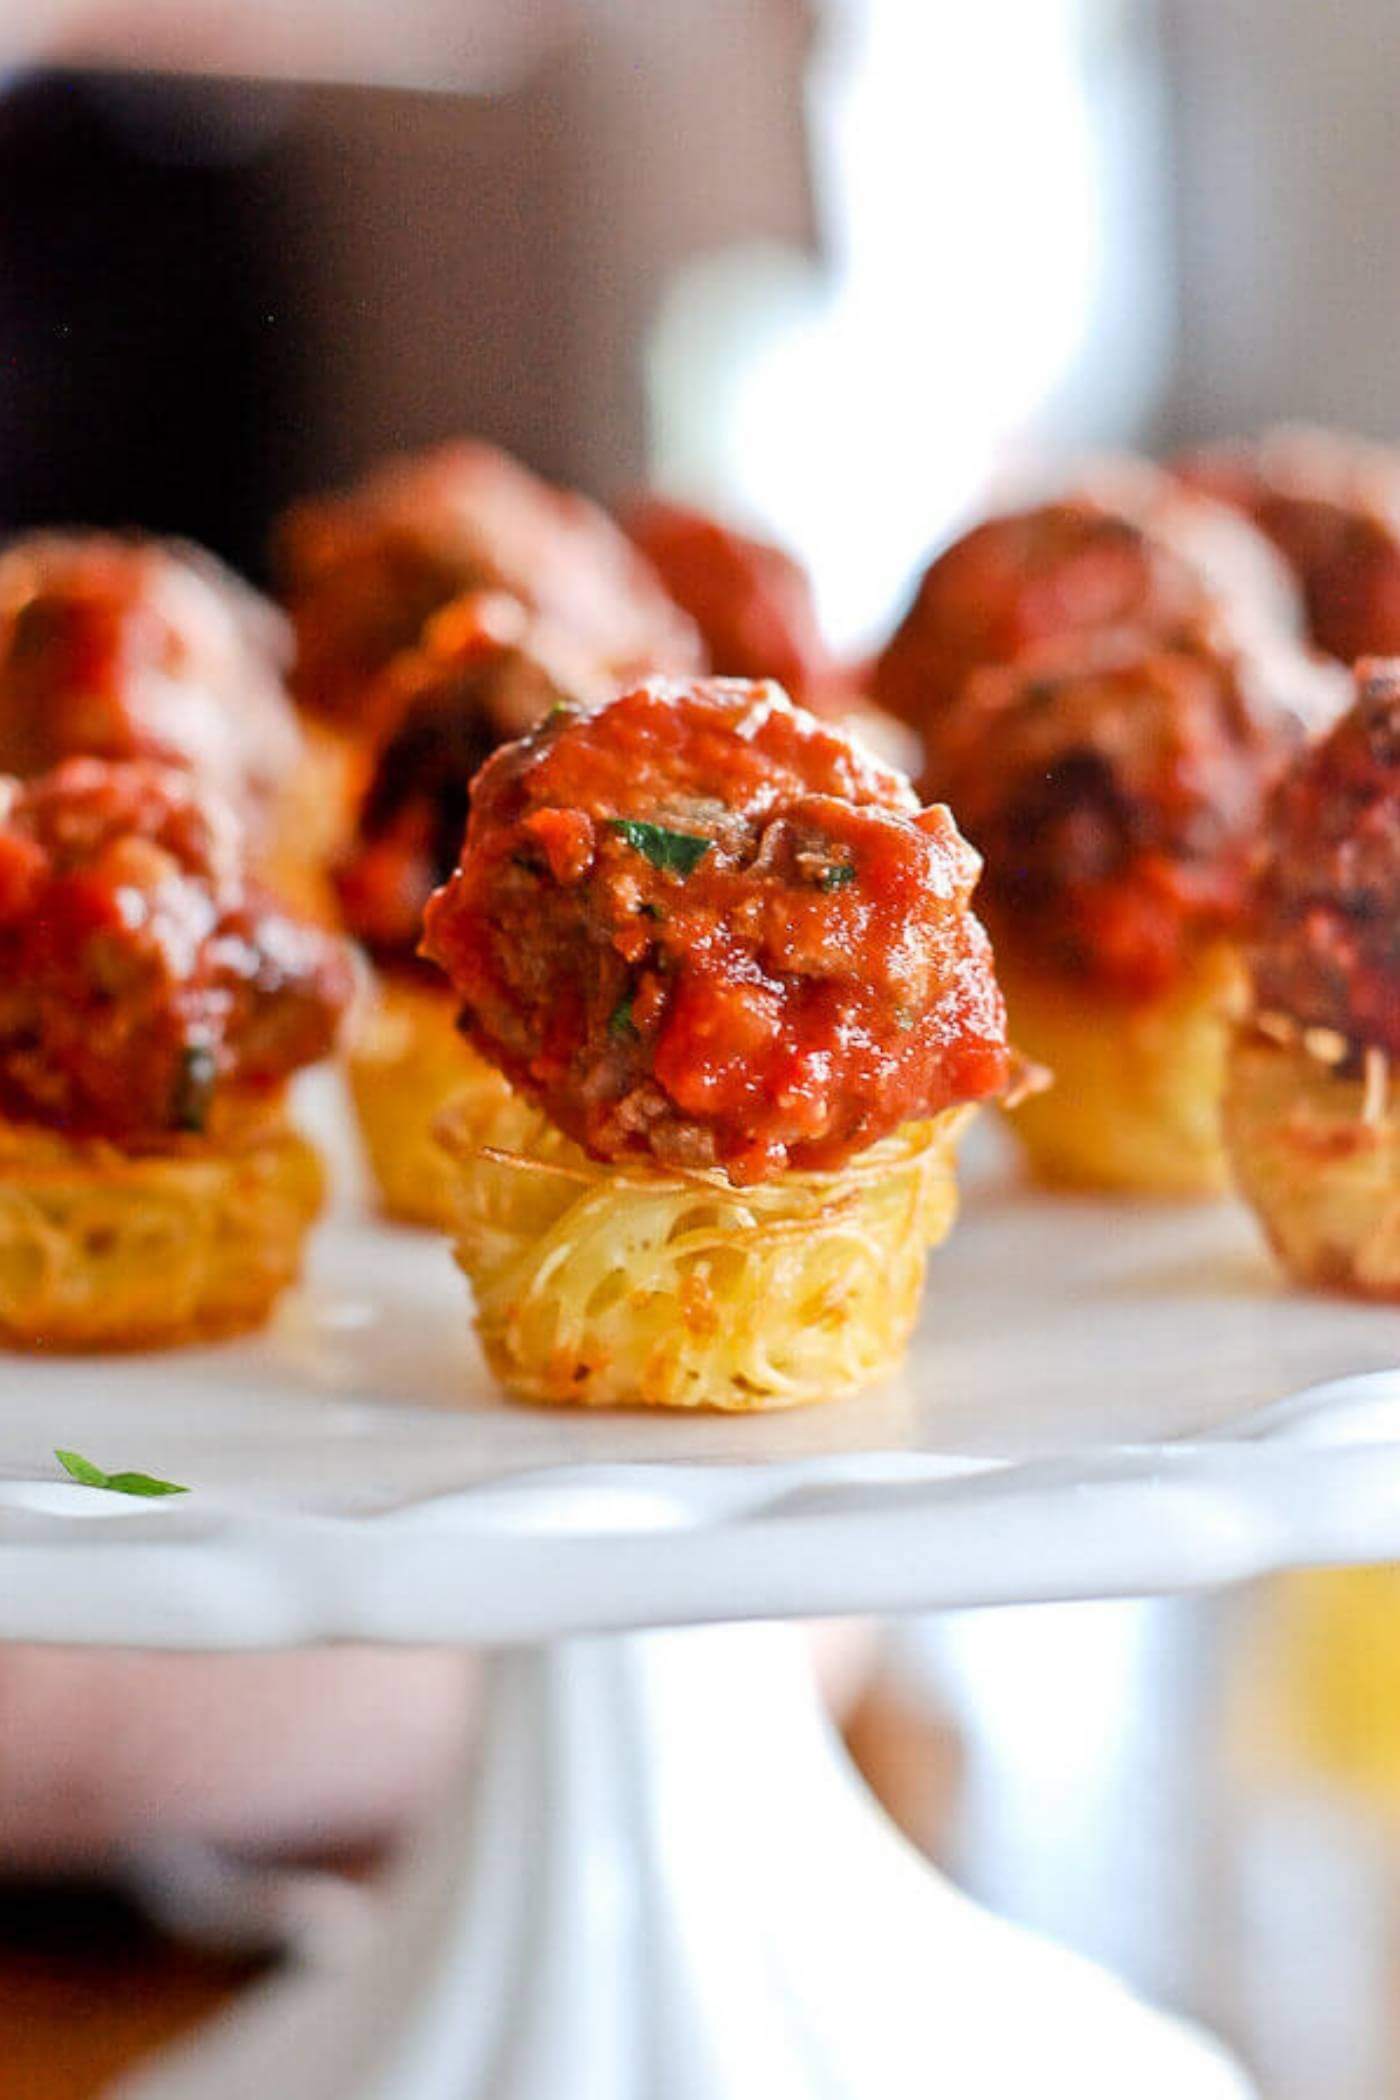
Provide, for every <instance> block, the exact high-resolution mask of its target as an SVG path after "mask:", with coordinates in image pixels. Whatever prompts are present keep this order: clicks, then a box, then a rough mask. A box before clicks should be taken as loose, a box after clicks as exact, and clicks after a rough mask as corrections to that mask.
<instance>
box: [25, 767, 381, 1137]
mask: <svg viewBox="0 0 1400 2100" xmlns="http://www.w3.org/2000/svg"><path fill="white" fill-rule="evenodd" d="M239 840H240V834H239V828H238V825H237V823H236V821H235V820H234V818H233V816H232V815H231V813H230V812H229V811H228V809H227V807H226V806H225V805H223V804H220V803H218V802H217V801H215V800H214V799H212V798H208V797H204V796H201V795H200V794H199V793H198V792H197V791H196V789H195V787H194V785H193V784H192V783H191V781H190V780H189V778H188V776H186V775H184V774H181V773H178V772H175V771H173V770H170V769H168V768H165V767H161V766H158V765H154V764H150V763H133V764H126V765H122V764H118V765H112V764H108V763H106V762H104V761H102V760H99V759H71V760H69V761H68V762H67V763H66V764H65V765H63V766H60V767H59V768H58V769H57V770H56V771H55V772H52V773H49V774H46V775H44V776H43V777H42V778H40V779H38V780H35V781H32V782H30V783H29V784H28V785H21V784H20V783H19V782H17V781H12V780H5V781H0V1112H3V1113H4V1114H5V1115H7V1116H10V1117H12V1118H15V1119H17V1120H20V1121H27V1122H39V1123H43V1124H46V1125H49V1126H51V1127H53V1128H56V1129H59V1130H62V1131H64V1132H65V1133H67V1134H68V1135H70V1136H82V1137H89V1136H95V1137H104V1138H109V1139H111V1140H112V1141H113V1142H114V1143H116V1144H119V1145H122V1146H125V1147H127V1148H128V1149H140V1148H142V1147H154V1148H157V1149H158V1148H159V1147H160V1146H161V1145H162V1143H168V1142H169V1141H170V1140H171V1139H172V1138H175V1137H178V1136H179V1135H180V1134H181V1133H189V1132H193V1131H199V1130H201V1129H203V1128H204V1127H205V1126H206V1125H207V1122H208V1120H209V1117H210V1114H211V1113H212V1111H213V1109H214V1107H215V1105H216V1102H217V1099H218V1098H219V1097H220V1096H221V1095H222V1094H223V1093H224V1092H225V1091H226V1090H227V1089H228V1088H231V1087H237V1088H240V1089H245V1090H246V1089H254V1090H256V1089H264V1088H273V1087H276V1086H278V1085H280V1083H281V1082H282V1081H283V1080H285V1079H286V1078H287V1077H288V1075H289V1074H290V1073H291V1072H293V1071H294V1070H296V1069H297V1068H298V1067H299V1066H301V1065H304V1064H308V1063H311V1062H313V1061H314V1060H315V1059H317V1058H319V1057H321V1056H323V1055H324V1054H325V1052H326V1051H327V1050H328V1049H329V1048H330V1046H331V1043H332V1040H333V1038H334V1034H335V1029H336V1023H337V1020H338V1017H339V1015H340V1012H341V1010H342V1008H343V1007H344V1006H345V1004H346V1003H347V1001H348V998H349V995H350V989H351V978H350V970H349V963H348V960H347V958H346V956H345V954H344V952H343V950H342V949H341V947H340V944H339V943H338V942H336V941H334V940H332V939H331V938H330V937H329V936H328V935H326V934H324V933H321V932H319V931H318V930H316V929H315V928H313V927H310V926H305V925H302V924H301V923H299V922H298V921H296V920H294V919H292V918H289V917H288V916H287V914H286V913H285V912H284V911H282V910H281V909H280V908H279V907H278V906H277V905H275V904H274V903H273V902H272V901H271V900H270V899H269V898H267V897H265V896H263V895H262V894H261V893H260V892H259V891H258V890H257V889H256V888H255V887H254V886H253V885H251V884H250V883H249V882H248V881H247V880H246V879H245V876H244V873H243V867H242V859H241V848H240V843H239Z"/></svg>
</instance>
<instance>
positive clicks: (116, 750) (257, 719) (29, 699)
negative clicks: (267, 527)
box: [0, 532, 300, 829]
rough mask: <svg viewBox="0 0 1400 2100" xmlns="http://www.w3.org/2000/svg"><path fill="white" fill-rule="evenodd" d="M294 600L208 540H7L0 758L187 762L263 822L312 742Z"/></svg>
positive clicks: (29, 770) (1, 559)
mask: <svg viewBox="0 0 1400 2100" xmlns="http://www.w3.org/2000/svg"><path fill="white" fill-rule="evenodd" d="M289 645H290V637H289V635H288V634H287V632H286V629H285V627H284V624H283V622H282V619H281V617H280V615H279V614H278V613H277V612H276V611H275V610H274V609H273V607H272V606H270V605H268V604H267V603H266V602H265V601H264V600H262V599H261V598H259V597H258V596H257V595H256V593H255V592H253V591H252V590H250V589H249V588H248V587H247V585H245V584H243V583H241V582H240V581H239V580H238V579H237V578H236V577H234V576H233V575H231V574H230V573H229V572H228V571H227V570H225V569H224V568H222V567H221V565H220V564H219V563H218V562H216V561H215V560H214V559H213V557H212V556H210V555H206V554H204V553H203V552H202V551H201V550H200V549H198V548H194V547H188V546H185V545H183V544H181V543H178V542H174V541H160V540H145V539H139V538H122V537H119V536H117V535H115V534H111V533H96V532H94V533H36V534H33V535H31V536H29V537H27V538H24V539H19V540H15V541H13V542H12V543H11V544H10V545H9V546H8V547H7V548H6V549H5V550H4V551H3V553H0V773H8V774H17V775H19V776H20V777H22V778H26V779H27V778H30V777H32V776H33V775H35V774H38V773H43V772H46V771H48V770H49V768H50V767H52V766H55V765H57V764H59V763H60V761H61V760H63V759H65V758H78V757H100V758H109V759H134V758H154V759H160V760H163V761H164V762H166V763H168V764H171V765H177V766H182V767H186V768H188V769H189V771H190V772H192V773H194V774H195V775H196V776H197V777H198V778H199V779H200V781H202V782H204V783H206V784H207V785H209V786H210V787H212V788H214V789H216V790H217V791H218V792H220V793H221V794H223V795H224V796H225V797H226V798H227V799H228V800H229V801H230V802H232V803H233V805H234V806H235V808H236V809H237V810H238V812H239V814H240V815H241V816H242V817H243V818H244V819H245V821H247V822H248V823H249V824H250V825H251V826H252V827H253V828H254V829H256V828H258V826H260V825H261V824H262V823H263V822H264V821H265V820H266V819H267V818H268V813H269V811H270V810H271V808H272V805H273V804H274V802H275V801H276V798H277V796H278V795H279V793H280V792H281V790H282V788H283V785H284V783H285V781H286V779H287V776H288V774H289V773H290V772H291V770H292V769H293V768H294V766H295V764H296V762H297V759H298V757H299V754H300V736H299V732H298V729H297V724H296V717H295V715H294V713H293V711H292V708H291V706H290V703H289V702H288V700H287V697H286V693H285V691H284V689H283V685H282V676H281V671H282V663H283V660H284V658H285V656H286V654H287V653H288V652H289Z"/></svg>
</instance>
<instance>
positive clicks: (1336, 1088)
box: [1225, 662, 1400, 1298]
mask: <svg viewBox="0 0 1400 2100" xmlns="http://www.w3.org/2000/svg"><path fill="white" fill-rule="evenodd" d="M1248 959H1249V971H1250V998H1249V1006H1248V1010H1247V1012H1246V1014H1245V1016H1244V1018H1243V1020H1242V1021H1241V1023H1240V1026H1239V1028H1238V1030H1237V1032H1236V1035H1235V1039H1234V1044H1233V1047H1232V1049H1231V1053H1230V1074H1229V1086H1228V1090H1227V1093H1226V1106H1225V1117H1226V1131H1227V1135H1228V1139H1229V1145H1230V1157H1231V1162H1232V1165H1233V1167H1234V1171H1235V1178H1236V1180H1237V1182H1238V1184H1239V1187H1240V1189H1241V1190H1242V1192H1243V1193H1244V1195H1245V1196H1246V1197H1247V1198H1248V1200H1249V1202H1250V1203H1251V1204H1252V1205H1253V1207H1254V1209H1255V1211H1256V1212H1257V1213H1258V1216H1259V1218H1260V1221H1261V1222H1262V1224H1263V1227H1264V1230H1265V1232H1266V1233H1267V1234H1268V1236H1269V1239H1270V1241H1271V1242H1272V1244H1273V1246H1274V1248H1275V1250H1276V1252H1277V1253H1278V1256H1279V1259H1280V1260H1281V1261H1282V1262H1283V1263H1284V1265H1285V1266H1286V1267H1287V1268H1288V1269H1289V1270H1290V1271H1291V1272H1292V1273H1293V1275H1295V1276H1297V1277H1299V1278H1300V1279H1301V1280H1302V1281H1304V1282H1306V1283H1313V1284H1319V1285H1322V1286H1324V1287H1328V1288H1332V1289H1340V1290H1347V1291H1355V1292H1358V1293H1360V1294H1362V1295H1364V1296H1368V1297H1375V1298H1400V1091H1398V1090H1397V1087H1396V1081H1395V1072H1396V1060H1397V1059H1400V663H1379V662H1363V663H1361V664H1359V665H1358V666H1357V670H1356V700H1355V704H1354V706H1353V707H1352V708H1351V710H1350V712H1349V713H1348V714H1347V715H1346V716H1345V717H1344V718H1343V720H1342V721H1341V722H1340V723H1339V724H1338V725H1337V727H1336V728H1335V729H1334V730H1333V731H1332V733H1331V734H1330V736H1328V737H1326V738H1325V739H1324V741H1323V742H1321V743H1320V744H1317V745H1315V746H1314V747H1313V748H1312V749H1310V750H1308V751H1306V752H1304V753H1303V754H1302V755H1301V756H1300V757H1299V758H1298V759H1297V760H1296V761H1295V763H1294V764H1293V766H1292V767H1291V769H1290V771H1289V772H1288V774H1287V776H1286V777H1285V779H1284V781H1283V782H1282V784H1281V785H1280V787H1279V789H1278V791H1277V793H1276V795H1275V797H1274V800H1273V803H1272V805H1271V808H1270V811H1269V822H1268V828H1267V848H1266V855H1265V858H1264V861H1263V864H1262V868H1261V871H1260V874H1259V878H1258V883H1257V887H1256V891H1255V896H1254V918H1253V928H1252V940H1251V943H1250V947H1249V951H1248Z"/></svg>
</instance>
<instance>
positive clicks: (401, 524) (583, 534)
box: [277, 439, 703, 722]
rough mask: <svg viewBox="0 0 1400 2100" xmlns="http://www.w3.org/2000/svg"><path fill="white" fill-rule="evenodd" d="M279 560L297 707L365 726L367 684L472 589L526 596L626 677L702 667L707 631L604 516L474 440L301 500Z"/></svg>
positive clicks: (607, 667)
mask: <svg viewBox="0 0 1400 2100" xmlns="http://www.w3.org/2000/svg"><path fill="white" fill-rule="evenodd" d="M277 557H278V565H279V568H280V571H281V574H282V578H283V583H284V596H285V598H286V602H287V604H288V606H289V608H290V610H291V614H292V619H293V622H294V625H295V627H296V635H297V664H296V674H295V685H296V691H297V695H298V698H299V699H300V700H302V701H303V703H304V704H305V705H306V706H308V707H310V708H313V709H315V710H316V711H318V712H320V713H322V714H324V715H327V716H329V717H331V718H332V719H336V720H340V721H348V722H357V721H359V720H360V719H361V718H362V715H363V709H364V704H365V696H366V691H367V686H368V682H369V681H371V680H372V679H373V678H374V677H375V676H376V674H377V673H378V672H380V671H381V670H382V669H383V668H384V666H385V664H387V663H388V662H389V660H390V658H391V657H393V656H395V655H397V654H398V652H399V651H400V650H402V649H407V648H410V647H412V646H413V645H414V644H415V643H416V642H417V641H418V638H419V636H420V634H421V633H422V630H423V626H424V623H425V622H426V621H427V619H428V618H429V616H430V615H431V614H432V613H434V612H436V611H438V609H439V608H440V607H441V606H443V605H445V604H446V603H447V602H448V600H449V599H451V598H456V597H459V596H461V595H462V594H463V593H464V592H467V591H504V592H506V593H507V594H508V595H509V596H511V597H514V598H517V599H519V601H520V602H521V604H522V605H524V606H525V607H526V608H527V609H528V610H529V611H530V612H531V613H534V614H538V615H540V616H541V617H542V618H543V619H545V620H546V621H547V622H548V623H549V624H550V625H551V626H552V627H554V628H556V629H557V630H558V631H559V632H560V633H561V634H564V635H567V636H568V637H569V638H570V640H571V642H572V645H573V646H574V648H575V649H576V650H577V651H578V652H579V654H580V655H582V656H585V657H587V658H588V660H589V661H590V662H591V663H592V664H593V665H595V666H596V667H597V668H598V669H599V670H602V671H606V672H609V673H610V674H611V675H612V676H613V677H614V678H615V679H617V680H622V679H625V678H627V677H633V676H636V675H638V674H639V673H641V672H644V671H649V670H674V671H682V672H683V671H689V670H693V669H696V668H698V667H699V665H700V664H701V662H702V661H703V658H702V654H701V649H700V642H699V638H698V636H697V635H696V632H695V629H694V627H693V626H692V625H691V623H690V621H689V620H688V619H687V618H686V616H685V615H684V613H682V612H681V611H680V609H679V608H678V607H677V606H676V605H674V604H673V603H672V601H671V600H670V598H669V597H668V596H667V595H666V592H665V590H664V589H663V588H662V586H661V583H660V581H659V580H658V578H657V577H656V575H655V573H654V571H653V570H652V568H651V567H650V565H649V563H648V562H647V561H646V560H645V559H644V557H643V556H642V555H641V554H640V553H639V552H638V550H637V549H636V548H635V547H634V546H633V545H632V543H631V541H630V540H629V539H628V538H627V536H626V534H625V533H623V531H622V530H621V528H620V527H619V526H617V525H615V524H614V523H613V521H612V519H611V518H610V517H608V515H607V514H606V512H604V511H602V510H600V509H599V508H598V506H597V505H596V504H594V503H590V502H589V501H588V500H587V498H586V497H584V496H580V495H576V494H574V493H572V492H571V491H569V490H565V489H557V488H552V487H551V486H550V485H549V484H548V483H547V482H544V481H541V480H539V479H538V478H537V477H536V476H535V475H533V474H531V473H530V472H529V471H528V469H527V468H525V467H523V466H521V465H520V463H519V462H518V461H517V460H514V459H511V458H510V457H509V456H508V455H507V454H506V453H504V452H500V451H497V450H496V448H495V447H494V446H492V445H487V444H482V443H479V442H476V441H473V440H465V439H464V440H461V441H460V442H457V443H454V444H447V445H442V446H439V447H438V448H437V449H436V450H434V451H430V452H424V453H419V454H416V455H413V456H411V457H407V458H403V459H396V460H391V461H389V462H388V463H387V464H386V465H384V466H381V467H379V468H377V469H376V470H375V471H374V472H373V473H371V474H368V475H366V476H365V478H364V479H363V480H362V481H360V482H358V483H356V484H355V485H354V486H353V487H352V488H349V489H347V490H345V491H344V492H343V493H341V494H339V495H331V496H326V497H322V498H319V499H315V500H311V501H307V502H304V503H301V504H298V505H296V506H295V507H294V508H293V509H292V511H291V512H289V514H288V516H287V517H286V518H285V519H284V521H283V524H282V528H281V531H280V534H279V538H278V545H277Z"/></svg>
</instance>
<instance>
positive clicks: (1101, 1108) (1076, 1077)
mask: <svg viewBox="0 0 1400 2100" xmlns="http://www.w3.org/2000/svg"><path fill="white" fill-rule="evenodd" d="M997 975H998V978H999V980H1000V982H1001V986H1002V990H1003V992H1004V993H1005V996H1006V1003H1007V1016H1008V1023H1009V1027H1010V1032H1011V1039H1012V1041H1013V1042H1014V1043H1015V1044H1016V1045H1017V1047H1018V1048H1019V1049H1020V1050H1021V1051H1022V1052H1023V1053H1024V1054H1025V1055H1026V1056H1028V1057H1031V1058H1033V1059H1035V1060H1036V1061H1037V1062H1040V1063H1043V1064H1045V1065H1047V1066H1049V1067H1050V1069H1051V1071H1052V1072H1053V1074H1054V1080H1055V1083H1054V1085H1053V1087H1052V1088H1051V1089H1050V1090H1049V1091H1048V1092H1046V1093H1041V1094H1037V1095H1032V1096H1030V1097H1028V1098H1027V1099H1026V1100H1025V1101H1023V1102H1022V1103H1021V1104H1020V1105H1019V1106H1018V1107H1017V1108H1015V1109H1014V1110H1013V1111H1012V1113H1011V1116H1010V1122H1011V1128H1012V1130H1013V1131H1014V1133H1015V1135H1016V1137H1017V1138H1018V1139H1019V1141H1020V1143H1021V1146H1022V1148H1023V1149H1024V1151H1025V1154H1026V1157H1027V1160H1028V1162H1029V1164H1030V1166H1031V1169H1032V1172H1033V1173H1034V1174H1035V1175H1036V1178H1037V1179H1038V1180H1040V1181H1043V1182H1046V1183H1048V1184H1049V1185H1051V1186H1054V1187H1062V1188H1081V1189H1105V1190H1110V1191H1117V1192H1120V1193H1123V1194H1134V1193H1136V1194H1142V1195H1152V1196H1171V1197H1198V1196H1209V1195H1214V1194H1216V1193H1218V1192H1219V1191H1220V1190H1221V1189H1223V1188H1224V1187H1225V1186H1226V1183H1227V1179H1228V1173H1227V1167H1226V1160H1225V1152H1224V1147H1223V1143H1222V1140H1221V1133H1220V1108H1219V1103H1220V1091H1221V1086H1222V1084H1223V1080H1224V1071H1225V1059H1226V1051H1227V1046H1228V1042H1229V1032H1230V1025H1231V1013H1232V1011H1233V1010H1234V1009H1235V1008H1237V1006H1238V1003H1239V996H1240V978H1239V969H1238V964H1237V963H1236V961H1235V958H1234V956H1233V954H1232V952H1231V951H1230V949H1229V948H1227V947H1224V946H1218V947H1213V948H1209V949H1207V950H1205V951H1204V952H1203V953H1202V954H1201V955H1200V956H1198V957H1197V958H1196V960H1195V962H1194V963H1193V965H1192V966H1191V968H1190V969H1189V971H1188V972H1187V973H1186V974H1185V976H1184V977H1183V978H1182V979H1181V980H1180V981H1179V982H1178V983H1177V984H1176V985H1174V986H1173V987H1172V988H1171V989H1170V990H1168V991H1166V992H1164V993H1162V994H1161V995H1159V996H1158V997H1156V998H1153V999H1139V1000H1130V999H1124V998H1121V997H1117V996H1115V995H1114V994H1112V993H1109V992H1103V991H1100V990H1097V989H1095V988H1093V987H1090V986H1087V985H1085V984H1084V983H1083V982H1082V981H1080V980H1076V979H1073V978H1066V977H1061V976H1057V975H1055V974H1053V973H1051V972H1048V971H1046V970H1045V969H1044V968H1043V966H1040V965H1038V963H1037V960H1036V959H1035V958H1034V957H1030V956H1026V955H1023V954H1021V953H1019V952H1018V951H1017V950H1016V948H1015V945H1014V943H1011V942H1008V941H1006V940H999V941H998V942H997Z"/></svg>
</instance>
